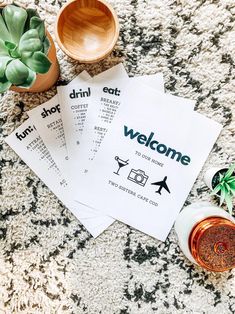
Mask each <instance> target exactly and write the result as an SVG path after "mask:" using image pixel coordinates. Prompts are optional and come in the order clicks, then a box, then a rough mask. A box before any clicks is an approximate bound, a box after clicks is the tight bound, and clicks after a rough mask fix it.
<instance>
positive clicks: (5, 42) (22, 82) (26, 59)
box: [0, 4, 59, 93]
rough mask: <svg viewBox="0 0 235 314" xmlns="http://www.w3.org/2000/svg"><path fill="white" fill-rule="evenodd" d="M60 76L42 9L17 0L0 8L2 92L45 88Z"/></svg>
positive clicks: (0, 90)
mask: <svg viewBox="0 0 235 314" xmlns="http://www.w3.org/2000/svg"><path fill="white" fill-rule="evenodd" d="M58 76H59V65H58V61H57V58H56V49H55V45H54V43H53V40H52V38H51V36H50V34H49V33H48V32H47V31H46V29H45V23H44V21H43V20H41V19H40V17H39V15H38V13H37V12H36V11H35V10H33V9H27V8H26V9H25V8H22V7H19V6H17V5H15V4H10V5H6V6H4V7H3V8H0V93H3V92H5V91H6V90H8V89H11V90H14V91H17V92H41V91H45V90H47V89H49V88H50V87H51V86H52V85H54V84H55V82H56V81H57V79H58Z"/></svg>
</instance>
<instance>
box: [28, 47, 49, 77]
mask: <svg viewBox="0 0 235 314" xmlns="http://www.w3.org/2000/svg"><path fill="white" fill-rule="evenodd" d="M24 63H25V64H26V65H27V66H28V67H29V68H30V69H31V70H33V71H35V72H36V73H41V74H43V73H47V72H48V70H49V69H50V66H51V61H50V60H49V59H48V58H47V56H45V54H44V53H43V52H41V51H37V52H35V53H34V54H33V56H32V57H31V58H28V59H25V60H24Z"/></svg>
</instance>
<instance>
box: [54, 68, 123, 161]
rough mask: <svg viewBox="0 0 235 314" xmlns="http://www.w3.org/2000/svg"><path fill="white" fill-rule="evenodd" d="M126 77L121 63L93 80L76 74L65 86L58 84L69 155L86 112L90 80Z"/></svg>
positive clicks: (80, 129) (80, 130) (79, 135)
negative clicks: (87, 79) (82, 78)
mask: <svg viewBox="0 0 235 314" xmlns="http://www.w3.org/2000/svg"><path fill="white" fill-rule="evenodd" d="M125 77H128V75H127V73H126V71H125V68H124V67H123V65H122V64H118V65H116V66H114V67H112V68H111V69H109V70H107V71H105V72H103V73H101V74H99V75H97V76H96V77H95V78H94V79H93V80H90V81H89V82H86V80H81V79H80V77H79V76H77V77H76V78H75V79H74V80H72V81H71V82H70V83H69V84H68V85H66V86H58V87H57V90H58V96H59V101H60V104H61V116H62V120H63V126H64V132H65V140H66V145H67V150H68V155H69V156H70V154H71V151H72V150H73V147H74V146H75V147H76V145H77V143H78V142H79V140H80V137H81V134H82V131H83V126H84V122H85V119H86V113H87V110H88V107H89V105H90V97H91V86H92V84H91V82H92V81H94V80H95V82H103V81H106V80H107V81H111V80H112V79H115V78H116V79H117V78H125Z"/></svg>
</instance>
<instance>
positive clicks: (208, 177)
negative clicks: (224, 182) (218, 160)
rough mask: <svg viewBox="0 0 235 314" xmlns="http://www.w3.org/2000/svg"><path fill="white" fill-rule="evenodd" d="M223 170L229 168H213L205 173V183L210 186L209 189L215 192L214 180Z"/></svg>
mask: <svg viewBox="0 0 235 314" xmlns="http://www.w3.org/2000/svg"><path fill="white" fill-rule="evenodd" d="M223 169H227V167H226V166H224V167H213V168H210V169H208V170H207V171H206V172H205V175H204V181H205V183H206V185H207V186H208V188H209V189H211V190H213V188H212V179H213V177H214V175H215V174H216V173H217V172H218V171H220V170H223Z"/></svg>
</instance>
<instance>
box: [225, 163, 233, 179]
mask: <svg viewBox="0 0 235 314" xmlns="http://www.w3.org/2000/svg"><path fill="white" fill-rule="evenodd" d="M234 170H235V163H234V164H233V165H231V166H230V167H229V169H228V171H227V172H226V173H225V176H224V179H225V180H226V179H228V178H230V177H231V175H232V174H233V172H234Z"/></svg>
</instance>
